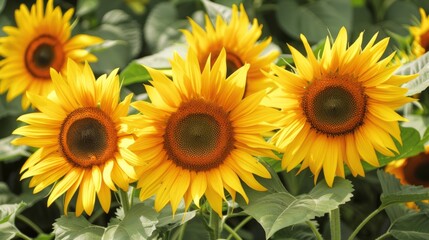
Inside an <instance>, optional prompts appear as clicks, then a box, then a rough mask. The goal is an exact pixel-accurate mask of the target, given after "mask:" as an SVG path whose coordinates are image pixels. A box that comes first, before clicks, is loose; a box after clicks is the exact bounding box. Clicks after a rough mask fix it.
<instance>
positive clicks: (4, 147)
mask: <svg viewBox="0 0 429 240" xmlns="http://www.w3.org/2000/svg"><path fill="white" fill-rule="evenodd" d="M15 138H16V136H14V135H10V136H8V137H5V138H2V139H0V161H7V160H14V159H19V158H20V157H29V156H30V155H31V154H30V153H29V152H28V151H27V146H15V145H12V144H11V143H10V142H11V141H12V140H13V139H15Z"/></svg>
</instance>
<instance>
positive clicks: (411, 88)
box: [395, 52, 429, 96]
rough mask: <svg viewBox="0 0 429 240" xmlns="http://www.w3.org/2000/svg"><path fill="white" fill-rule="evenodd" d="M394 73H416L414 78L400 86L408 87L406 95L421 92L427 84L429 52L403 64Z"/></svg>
mask: <svg viewBox="0 0 429 240" xmlns="http://www.w3.org/2000/svg"><path fill="white" fill-rule="evenodd" d="M395 74H396V75H411V74H418V76H417V77H416V78H414V79H413V80H411V81H409V82H407V83H405V84H403V85H402V87H404V88H408V92H407V95H408V96H411V95H414V94H417V93H420V92H422V91H423V90H425V89H426V88H427V87H428V86H429V52H428V53H425V54H424V55H423V56H421V57H419V58H417V59H416V60H414V61H412V62H409V63H407V64H405V65H403V66H402V67H400V68H399V69H398V70H397V71H396V72H395Z"/></svg>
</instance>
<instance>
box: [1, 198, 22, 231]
mask: <svg viewBox="0 0 429 240" xmlns="http://www.w3.org/2000/svg"><path fill="white" fill-rule="evenodd" d="M25 208H26V204H25V203H23V202H21V203H19V204H18V203H16V204H2V205H0V239H13V238H15V237H16V235H17V234H18V233H20V231H19V230H18V228H17V227H16V226H15V217H16V215H18V214H19V213H20V212H22V211H23V210H24V209H25Z"/></svg>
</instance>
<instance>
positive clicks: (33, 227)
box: [16, 214, 44, 234]
mask: <svg viewBox="0 0 429 240" xmlns="http://www.w3.org/2000/svg"><path fill="white" fill-rule="evenodd" d="M16 218H17V219H19V220H20V221H21V222H23V223H25V224H27V225H28V226H29V227H31V228H32V229H33V230H34V231H36V232H37V233H38V234H43V233H44V232H43V230H42V229H41V228H40V227H39V226H37V224H35V223H34V222H33V221H31V219H29V218H27V217H26V216H24V215H21V214H19V215H17V216H16Z"/></svg>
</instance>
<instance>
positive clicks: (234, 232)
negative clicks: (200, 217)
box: [223, 224, 242, 240]
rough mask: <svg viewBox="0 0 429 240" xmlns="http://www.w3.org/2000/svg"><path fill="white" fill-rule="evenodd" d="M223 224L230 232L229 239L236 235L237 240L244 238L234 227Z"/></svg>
mask: <svg viewBox="0 0 429 240" xmlns="http://www.w3.org/2000/svg"><path fill="white" fill-rule="evenodd" d="M223 226H224V227H225V229H226V230H227V231H228V232H229V237H228V238H227V239H231V237H234V238H235V239H236V240H242V238H241V237H240V235H238V233H237V232H236V231H235V230H234V229H232V228H231V227H230V226H229V225H228V224H224V225H223Z"/></svg>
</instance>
